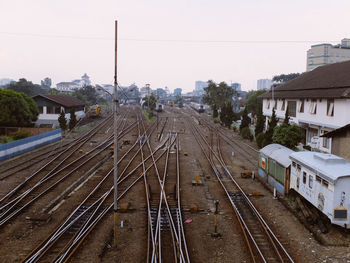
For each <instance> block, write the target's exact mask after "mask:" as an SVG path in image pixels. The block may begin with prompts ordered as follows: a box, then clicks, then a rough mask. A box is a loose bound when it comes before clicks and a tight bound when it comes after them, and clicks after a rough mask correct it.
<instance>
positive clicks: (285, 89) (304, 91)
mask: <svg viewBox="0 0 350 263" xmlns="http://www.w3.org/2000/svg"><path fill="white" fill-rule="evenodd" d="M260 97H261V98H262V99H263V114H264V116H266V117H267V118H266V126H267V122H268V120H269V119H270V118H271V115H272V110H273V109H275V112H276V116H277V118H279V119H280V120H281V121H282V120H283V119H284V117H285V113H286V110H287V109H288V113H289V116H290V123H295V124H297V125H299V126H300V127H301V128H302V129H303V130H304V132H305V144H306V145H310V146H311V147H312V148H314V149H316V150H318V151H321V152H325V153H331V152H332V151H331V148H332V138H329V137H320V136H321V135H323V134H326V133H327V132H330V131H333V130H335V129H337V128H340V127H342V126H345V125H347V124H349V123H350V114H349V109H350V61H346V62H342V63H337V64H331V65H326V66H323V67H318V68H316V69H314V70H313V71H311V72H307V73H304V74H302V75H301V76H299V77H298V78H295V79H293V80H291V81H289V82H287V83H286V84H283V85H281V86H279V87H274V88H271V90H270V91H268V92H266V93H264V94H263V95H261V96H260Z"/></svg>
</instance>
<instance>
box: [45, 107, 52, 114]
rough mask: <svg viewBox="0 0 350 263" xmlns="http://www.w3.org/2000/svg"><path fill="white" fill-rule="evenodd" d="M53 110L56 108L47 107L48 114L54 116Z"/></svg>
mask: <svg viewBox="0 0 350 263" xmlns="http://www.w3.org/2000/svg"><path fill="white" fill-rule="evenodd" d="M53 108H54V107H50V106H47V107H46V114H53V111H54V109H53Z"/></svg>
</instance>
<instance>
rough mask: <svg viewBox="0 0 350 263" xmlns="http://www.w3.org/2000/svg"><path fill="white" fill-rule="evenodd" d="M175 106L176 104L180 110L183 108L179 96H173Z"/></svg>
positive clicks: (181, 99)
mask: <svg viewBox="0 0 350 263" xmlns="http://www.w3.org/2000/svg"><path fill="white" fill-rule="evenodd" d="M174 103H175V104H178V105H179V107H180V108H182V107H183V106H184V102H183V98H182V96H181V95H176V96H175V100H174Z"/></svg>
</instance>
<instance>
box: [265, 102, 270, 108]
mask: <svg viewBox="0 0 350 263" xmlns="http://www.w3.org/2000/svg"><path fill="white" fill-rule="evenodd" d="M266 109H270V100H267V101H266Z"/></svg>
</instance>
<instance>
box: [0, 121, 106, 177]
mask: <svg viewBox="0 0 350 263" xmlns="http://www.w3.org/2000/svg"><path fill="white" fill-rule="evenodd" d="M110 120H111V116H108V117H107V118H106V119H104V120H102V121H101V122H100V123H99V124H98V125H96V127H94V128H93V129H91V130H89V131H87V132H86V133H84V134H83V135H81V136H79V137H78V138H76V139H74V140H66V141H62V140H61V142H58V143H56V144H55V146H54V148H47V149H48V151H40V152H37V153H35V154H30V156H25V157H23V158H24V159H25V162H22V163H21V164H18V163H16V164H15V165H13V166H7V167H6V168H4V169H2V170H1V171H0V174H1V177H0V180H4V179H6V178H8V177H10V176H12V175H14V174H16V173H18V172H21V171H24V170H26V169H28V168H31V167H34V165H36V164H38V165H40V166H43V165H46V164H43V163H44V162H45V161H48V160H49V159H50V157H55V156H57V155H58V156H57V158H58V157H60V156H61V155H62V154H64V153H65V152H67V151H68V150H69V148H71V147H74V146H75V145H77V144H79V143H80V142H82V141H84V140H86V139H87V138H91V137H92V136H93V135H95V134H96V133H97V132H98V131H99V130H100V129H102V128H103V127H104V126H105V125H107V124H108V122H109V121H110ZM54 159H55V158H54ZM51 161H52V160H49V161H48V162H51Z"/></svg>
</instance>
